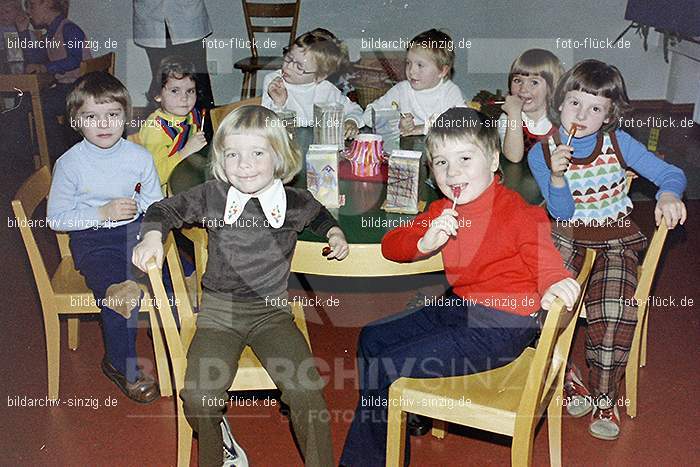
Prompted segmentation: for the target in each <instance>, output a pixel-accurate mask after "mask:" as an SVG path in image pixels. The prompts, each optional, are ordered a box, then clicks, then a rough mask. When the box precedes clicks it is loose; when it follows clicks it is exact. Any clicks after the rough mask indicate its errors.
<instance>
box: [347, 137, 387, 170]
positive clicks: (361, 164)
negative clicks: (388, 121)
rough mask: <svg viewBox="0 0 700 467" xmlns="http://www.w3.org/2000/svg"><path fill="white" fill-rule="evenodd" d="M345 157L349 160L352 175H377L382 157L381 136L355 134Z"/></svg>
mask: <svg viewBox="0 0 700 467" xmlns="http://www.w3.org/2000/svg"><path fill="white" fill-rule="evenodd" d="M345 157H346V158H347V159H348V160H349V161H350V167H351V169H352V173H353V174H354V175H356V176H358V177H374V176H376V175H378V174H379V170H380V166H381V164H382V160H383V159H384V152H383V140H382V137H381V136H379V135H373V134H360V135H357V136H356V137H355V140H354V141H353V142H352V146H350V150H349V151H348V153H347V155H346V156H345Z"/></svg>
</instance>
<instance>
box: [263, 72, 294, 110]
mask: <svg viewBox="0 0 700 467" xmlns="http://www.w3.org/2000/svg"><path fill="white" fill-rule="evenodd" d="M287 98H288V94H287V88H285V87H284V80H283V79H282V75H281V73H280V72H279V71H275V72H272V73H269V74H268V75H266V76H265V79H264V80H263V93H262V106H263V107H265V108H267V109H270V110H272V111H279V110H283V109H284V106H285V105H286V104H287Z"/></svg>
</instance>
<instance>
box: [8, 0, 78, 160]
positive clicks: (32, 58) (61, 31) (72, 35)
mask: <svg viewBox="0 0 700 467" xmlns="http://www.w3.org/2000/svg"><path fill="white" fill-rule="evenodd" d="M68 6H69V1H68V0H29V1H28V2H27V7H28V14H29V16H26V15H21V16H19V17H18V19H17V22H16V25H17V31H19V38H20V40H26V41H28V42H27V44H29V46H28V47H26V48H23V50H22V51H23V54H24V62H25V70H24V71H25V73H50V74H52V75H53V76H54V78H55V79H56V83H55V84H53V85H52V86H51V87H50V88H48V89H46V90H43V91H42V93H41V104H42V106H43V110H44V124H45V126H46V136H47V139H48V140H49V141H51V144H50V148H51V149H50V150H51V152H52V155H54V156H57V155H59V154H62V153H63V152H64V151H65V150H66V149H67V148H68V147H69V146H70V144H72V143H73V142H74V137H73V134H71V133H72V132H70V133H69V132H64V131H63V130H64V128H67V127H62V126H61V125H59V123H58V121H57V118H58V117H59V116H63V115H64V114H65V111H66V96H67V95H68V93H69V92H70V90H71V88H72V86H73V83H74V82H75V80H77V79H78V77H79V76H80V62H81V61H83V60H85V59H86V58H90V57H91V52H90V49H89V48H88V46H89V45H90V43H89V42H88V41H86V40H85V33H84V32H83V30H82V29H80V27H79V26H78V25H77V24H75V23H74V22H72V21H70V20H68V19H67V16H68ZM30 21H31V24H32V25H33V26H34V28H35V29H37V28H46V34H45V35H44V36H43V37H34V36H33V35H32V33H31V32H30V31H29V23H30Z"/></svg>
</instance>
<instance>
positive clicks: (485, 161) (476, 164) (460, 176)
mask: <svg viewBox="0 0 700 467" xmlns="http://www.w3.org/2000/svg"><path fill="white" fill-rule="evenodd" d="M432 169H433V174H434V175H435V181H436V182H437V185H438V187H440V191H442V192H443V194H444V195H445V196H447V197H448V198H449V199H451V200H454V199H455V197H454V194H453V189H454V188H455V187H459V189H460V194H459V197H458V199H457V203H458V204H465V203H469V202H471V201H473V200H475V199H476V198H478V197H479V196H480V195H481V194H482V193H483V192H484V191H485V190H486V188H488V187H489V185H491V182H492V181H493V174H494V172H495V171H496V170H497V169H498V154H497V153H494V154H490V155H487V154H485V153H484V151H483V150H482V149H481V148H480V147H479V146H477V145H475V144H473V143H470V142H467V141H465V140H455V141H445V142H444V143H440V144H437V145H436V147H435V151H433V155H432Z"/></svg>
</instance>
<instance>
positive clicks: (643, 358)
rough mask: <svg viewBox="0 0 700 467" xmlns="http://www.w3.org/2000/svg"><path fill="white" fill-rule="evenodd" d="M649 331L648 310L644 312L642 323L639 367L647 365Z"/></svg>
mask: <svg viewBox="0 0 700 467" xmlns="http://www.w3.org/2000/svg"><path fill="white" fill-rule="evenodd" d="M648 333H649V310H648V309H647V312H646V313H644V321H643V323H642V346H641V348H640V354H639V367H640V368H641V367H645V366H646V365H647V334H648Z"/></svg>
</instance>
